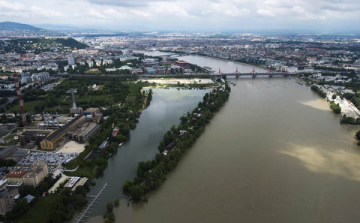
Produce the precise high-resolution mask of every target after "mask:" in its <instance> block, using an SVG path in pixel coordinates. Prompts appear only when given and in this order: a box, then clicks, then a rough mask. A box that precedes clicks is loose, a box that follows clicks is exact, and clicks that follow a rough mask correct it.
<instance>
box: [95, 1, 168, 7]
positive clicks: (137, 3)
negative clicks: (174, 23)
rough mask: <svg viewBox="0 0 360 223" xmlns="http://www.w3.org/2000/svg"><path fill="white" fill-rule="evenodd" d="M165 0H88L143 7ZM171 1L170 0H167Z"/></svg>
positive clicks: (104, 3) (97, 2) (100, 3)
mask: <svg viewBox="0 0 360 223" xmlns="http://www.w3.org/2000/svg"><path fill="white" fill-rule="evenodd" d="M165 1H166V0H163V1H161V0H89V2H91V3H94V4H99V5H112V6H122V7H143V6H148V5H149V4H150V3H152V2H165ZM169 1H171V0H169Z"/></svg>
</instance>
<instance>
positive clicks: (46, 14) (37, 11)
mask: <svg viewBox="0 0 360 223" xmlns="http://www.w3.org/2000/svg"><path fill="white" fill-rule="evenodd" d="M30 10H31V11H32V12H33V13H34V14H36V15H38V16H40V17H52V16H56V17H59V16H62V15H63V14H62V13H60V12H56V11H54V10H51V9H43V8H39V7H36V6H32V7H31V8H30Z"/></svg>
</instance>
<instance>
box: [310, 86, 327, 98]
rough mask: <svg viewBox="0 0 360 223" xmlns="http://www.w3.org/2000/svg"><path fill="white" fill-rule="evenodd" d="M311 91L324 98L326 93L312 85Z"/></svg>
mask: <svg viewBox="0 0 360 223" xmlns="http://www.w3.org/2000/svg"><path fill="white" fill-rule="evenodd" d="M311 90H313V91H315V92H316V93H318V94H319V95H320V96H321V97H323V98H326V93H325V92H324V91H322V90H321V89H320V88H319V87H318V86H316V85H312V86H311Z"/></svg>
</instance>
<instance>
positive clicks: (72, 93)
mask: <svg viewBox="0 0 360 223" xmlns="http://www.w3.org/2000/svg"><path fill="white" fill-rule="evenodd" d="M71 95H72V100H73V107H72V108H73V109H76V108H77V107H76V103H75V95H74V89H73V88H71Z"/></svg>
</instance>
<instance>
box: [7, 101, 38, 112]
mask: <svg viewBox="0 0 360 223" xmlns="http://www.w3.org/2000/svg"><path fill="white" fill-rule="evenodd" d="M41 102H42V101H29V102H25V103H24V110H25V112H28V111H34V110H35V109H34V107H35V106H37V105H39V104H40V103H41ZM9 111H10V112H20V105H15V106H14V107H12V108H10V110H9Z"/></svg>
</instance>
